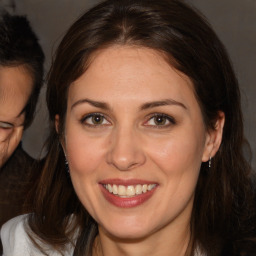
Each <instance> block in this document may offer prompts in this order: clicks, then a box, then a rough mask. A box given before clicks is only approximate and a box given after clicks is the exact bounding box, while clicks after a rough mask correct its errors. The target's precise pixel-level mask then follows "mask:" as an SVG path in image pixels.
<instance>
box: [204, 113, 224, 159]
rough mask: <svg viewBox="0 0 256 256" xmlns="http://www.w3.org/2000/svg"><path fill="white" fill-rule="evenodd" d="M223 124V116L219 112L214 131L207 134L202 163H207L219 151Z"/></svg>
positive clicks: (211, 130)
mask: <svg viewBox="0 0 256 256" xmlns="http://www.w3.org/2000/svg"><path fill="white" fill-rule="evenodd" d="M224 123H225V114H224V113H223V112H222V111H219V112H218V118H217V120H216V123H215V127H214V129H210V130H209V131H208V132H207V135H206V140H205V148H204V153H203V156H202V162H207V161H208V160H209V159H210V157H214V156H215V154H216V153H217V151H218V150H219V148H220V145H221V142H222V135H223V127H224Z"/></svg>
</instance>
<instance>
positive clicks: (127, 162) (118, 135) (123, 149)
mask: <svg viewBox="0 0 256 256" xmlns="http://www.w3.org/2000/svg"><path fill="white" fill-rule="evenodd" d="M145 161H146V157H145V154H144V152H143V148H142V145H141V143H140V139H139V136H137V135H136V131H133V130H128V129H118V130H116V131H114V132H113V134H112V136H111V142H110V147H109V151H108V154H107V162H108V164H110V165H113V166H114V167H115V168H117V169H118V170H120V171H126V170H131V169H133V168H136V167H138V166H141V165H143V164H144V163H145Z"/></svg>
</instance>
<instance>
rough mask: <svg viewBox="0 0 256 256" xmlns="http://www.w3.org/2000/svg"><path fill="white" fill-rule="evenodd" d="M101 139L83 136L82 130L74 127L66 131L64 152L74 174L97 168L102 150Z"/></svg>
mask: <svg viewBox="0 0 256 256" xmlns="http://www.w3.org/2000/svg"><path fill="white" fill-rule="evenodd" d="M102 144H103V141H102V140H101V139H95V138H90V137H89V136H85V134H84V132H83V131H81V129H80V130H76V129H70V132H69V130H68V129H67V131H66V143H65V145H66V154H67V158H68V162H69V165H70V168H71V170H70V171H71V172H73V173H74V175H79V176H83V175H88V174H90V173H93V172H94V170H95V169H97V167H98V165H99V164H100V162H101V159H102V157H103V154H104V152H103V151H102V148H103V147H102Z"/></svg>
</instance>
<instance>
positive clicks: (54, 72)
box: [28, 0, 255, 256]
mask: <svg viewBox="0 0 256 256" xmlns="http://www.w3.org/2000/svg"><path fill="white" fill-rule="evenodd" d="M112 45H132V46H139V47H148V48H151V49H155V50H157V51H159V52H161V53H163V55H164V56H165V58H166V60H167V61H168V63H169V64H170V65H171V66H173V67H175V68H176V69H177V70H179V71H181V72H182V73H184V74H185V75H187V76H188V77H189V78H190V79H191V81H192V82H193V85H194V93H195V95H196V97H197V101H198V103H199V105H200V108H201V112H202V115H203V118H204V123H205V126H206V127H207V128H208V129H214V128H215V127H214V124H215V121H216V118H217V116H218V113H219V111H223V112H224V113H225V118H226V120H225V126H224V131H223V140H222V144H221V146H220V149H219V151H218V152H217V154H216V156H215V158H214V159H213V161H212V167H211V169H210V170H209V168H208V166H207V163H202V166H201V170H200V175H199V180H198V184H197V188H196V194H195V201H194V206H193V212H192V217H191V232H192V235H191V243H190V244H191V248H192V253H191V255H193V254H194V252H195V248H200V249H201V250H202V251H203V252H205V253H206V254H207V255H209V256H216V255H240V254H238V253H241V255H242V253H243V252H244V250H247V251H248V248H249V244H250V241H251V240H253V239H254V238H255V237H254V235H255V225H254V224H253V221H254V219H255V207H254V202H253V200H254V191H253V184H252V170H251V167H250V165H249V164H248V162H247V161H246V159H245V157H244V154H243V145H244V143H245V140H244V135H243V117H242V112H241V104H240V92H239V87H238V82H237V79H236V76H235V74H234V72H233V69H232V66H231V63H230V60H229V57H228V55H227V52H226V50H225V48H224V46H223V44H222V43H221V42H220V40H219V39H218V37H217V36H216V34H215V32H214V31H213V29H212V28H211V26H210V25H209V24H208V23H207V21H206V20H205V18H204V17H203V16H202V15H201V14H199V13H198V11H196V10H194V9H192V8H191V7H190V6H188V5H187V4H185V3H184V2H182V1H178V0H159V1H155V0H108V1H104V2H103V3H101V4H99V5H97V6H96V7H94V8H92V9H91V10H89V11H88V12H86V13H85V14H84V15H83V16H81V17H80V18H79V19H78V20H77V21H76V22H75V23H74V24H73V25H72V26H71V28H70V29H69V30H68V32H67V33H66V35H65V36H64V38H63V40H62V42H61V43H60V45H59V47H58V49H57V52H56V55H55V60H54V62H53V65H52V67H51V70H50V73H49V79H48V89H47V105H48V109H49V115H50V123H51V132H50V136H49V140H48V148H49V151H48V155H47V158H46V163H45V166H44V169H43V172H42V175H41V176H40V177H39V178H38V181H37V182H36V184H35V186H34V189H33V197H32V199H33V205H34V207H33V209H32V211H33V214H31V215H30V218H29V222H28V224H29V228H30V229H31V231H32V232H31V231H30V236H31V238H32V239H33V237H34V235H35V234H36V235H37V238H39V239H40V240H41V241H43V242H44V243H46V244H50V245H51V246H53V248H55V249H56V250H58V251H60V252H63V251H64V250H65V248H66V245H67V244H68V243H70V242H71V243H73V246H74V255H76V256H81V255H91V252H92V248H93V242H94V239H95V237H96V236H97V233H98V229H97V223H96V222H95V221H94V220H93V219H92V217H91V216H90V215H89V214H88V212H87V211H86V209H85V208H84V207H83V205H82V204H81V203H80V201H79V200H78V198H77V196H76V194H75V192H74V189H73V186H72V183H71V181H70V178H69V177H68V175H67V174H66V171H65V157H64V153H63V151H62V148H61V146H60V143H59V141H60V139H61V135H58V133H57V132H56V130H55V125H54V122H55V115H56V114H58V115H59V118H60V127H59V129H60V130H59V134H63V131H64V129H65V127H64V121H65V114H66V109H67V94H68V88H69V86H70V84H71V83H72V82H73V81H75V80H76V79H77V78H79V77H80V76H81V75H82V74H83V73H84V72H86V69H87V68H88V66H89V65H90V59H91V56H92V54H93V53H95V51H97V50H99V49H102V48H105V47H110V46H112ZM71 219H72V221H71ZM74 236H76V239H75V240H74V239H73V238H74ZM34 242H35V243H36V241H35V239H34ZM37 244H38V243H37ZM41 250H42V251H44V250H43V247H42V246H41Z"/></svg>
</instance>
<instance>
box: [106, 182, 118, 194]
mask: <svg viewBox="0 0 256 256" xmlns="http://www.w3.org/2000/svg"><path fill="white" fill-rule="evenodd" d="M108 185H109V186H111V185H110V184H108ZM112 191H113V194H114V195H117V194H118V189H117V185H113V187H112ZM109 192H110V190H109ZM110 193H111V192H110Z"/></svg>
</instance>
